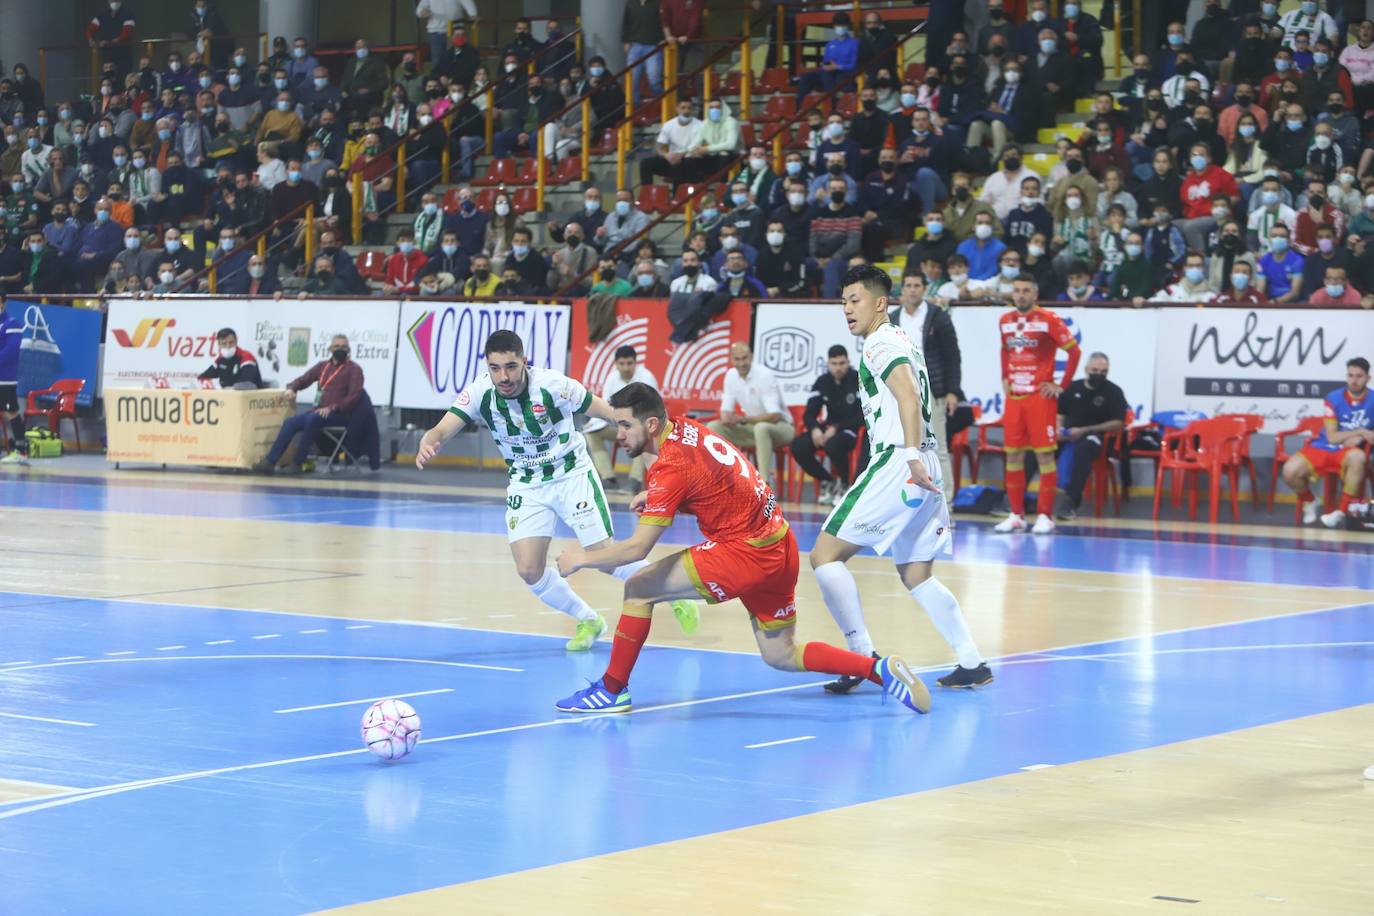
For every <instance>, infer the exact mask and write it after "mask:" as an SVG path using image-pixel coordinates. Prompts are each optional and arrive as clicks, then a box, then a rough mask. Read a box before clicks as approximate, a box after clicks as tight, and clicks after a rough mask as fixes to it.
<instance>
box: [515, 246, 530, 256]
mask: <svg viewBox="0 0 1374 916" xmlns="http://www.w3.org/2000/svg"><path fill="white" fill-rule="evenodd" d="M510 250H511V254H513V255H515V256H516V257H517V258H523V257H524V256H525V255H527V254H529V253H530V246H528V245H512V246H510Z"/></svg>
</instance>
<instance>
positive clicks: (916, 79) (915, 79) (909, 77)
mask: <svg viewBox="0 0 1374 916" xmlns="http://www.w3.org/2000/svg"><path fill="white" fill-rule="evenodd" d="M925 78H926V65H925V64H907V65H906V73H905V74H904V76H903V79H905V80H906V81H907V82H908V83H916V84H917V85H919V84H920V82H921V80H923V79H925Z"/></svg>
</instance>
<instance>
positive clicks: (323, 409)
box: [253, 334, 367, 474]
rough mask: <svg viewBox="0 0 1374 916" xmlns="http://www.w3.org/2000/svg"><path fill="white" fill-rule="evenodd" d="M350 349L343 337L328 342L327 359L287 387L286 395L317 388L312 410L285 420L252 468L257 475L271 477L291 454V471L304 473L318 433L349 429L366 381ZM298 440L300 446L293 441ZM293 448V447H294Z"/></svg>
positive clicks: (361, 401)
mask: <svg viewBox="0 0 1374 916" xmlns="http://www.w3.org/2000/svg"><path fill="white" fill-rule="evenodd" d="M351 352H352V348H351V347H350V346H349V344H348V338H347V337H345V336H344V335H342V334H338V335H336V336H334V337H333V338H332V339H331V340H330V342H329V354H330V355H329V358H328V359H325V360H321V361H320V362H318V363H316V364H315V365H313V366H311V367H310V369H309V370H308V371H306V373H305V374H304V375H301V376H299V377H298V378H294V379H292V380H291V381H289V382H287V383H286V390H288V391H304V390H305V389H307V388H310V387H311V386H312V385H317V386H318V391H316V393H315V406H314V408H313V409H311V410H308V411H306V412H305V413H301V414H296V415H295V416H293V417H288V418H287V419H286V422H284V423H283V424H282V426H281V431H280V432H278V433H277V440H276V442H274V443H273V444H272V448H271V449H270V450H268V452H267V456H266V457H265V458H264V459H263V460H262V461H259V462H258V463H257V464H256V465H254V466H253V470H254V471H256V472H258V473H259V474H271V473H273V472H274V471H275V470H276V469H277V465H278V463H280V462H281V460H282V459H283V458H284V457H286V455H287V451H288V449H290V450H291V464H290V468H291V470H293V471H296V472H300V471H304V470H305V467H304V465H305V462H306V460H307V459H308V458H309V457H310V454H311V452H312V451H314V448H315V441H316V440H317V439H318V438H319V435H320V430H322V429H323V428H324V427H326V426H348V425H349V420H350V419H351V418H352V413H353V411H354V410H356V409H358V408H359V405H363V404H365V400H364V399H365V398H366V397H367V394H366V391H365V390H364V387H363V386H364V383H365V379H364V377H363V370H362V367H361V366H359V365H358V364H357V363H355V362H354V361H353V360H352V359H350V358H349V357H350V355H351ZM297 436H300V442H299V444H296V437H297ZM293 445H294V447H293Z"/></svg>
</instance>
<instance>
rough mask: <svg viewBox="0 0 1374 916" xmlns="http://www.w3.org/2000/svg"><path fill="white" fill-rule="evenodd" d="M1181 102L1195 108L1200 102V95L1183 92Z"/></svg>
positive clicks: (1194, 92)
mask: <svg viewBox="0 0 1374 916" xmlns="http://www.w3.org/2000/svg"><path fill="white" fill-rule="evenodd" d="M1183 101H1184V102H1185V103H1186V104H1188V105H1191V106H1193V107H1196V106H1197V105H1199V104H1200V103H1201V102H1202V93H1201V92H1197V91H1196V90H1195V91H1192V92H1185V93H1184V94H1183Z"/></svg>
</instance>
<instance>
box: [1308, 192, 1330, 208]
mask: <svg viewBox="0 0 1374 916" xmlns="http://www.w3.org/2000/svg"><path fill="white" fill-rule="evenodd" d="M1307 205H1308V206H1309V207H1311V208H1312V209H1313V210H1320V209H1321V208H1322V207H1325V206H1326V198H1325V197H1323V196H1321V195H1320V194H1309V195H1308V197H1307Z"/></svg>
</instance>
